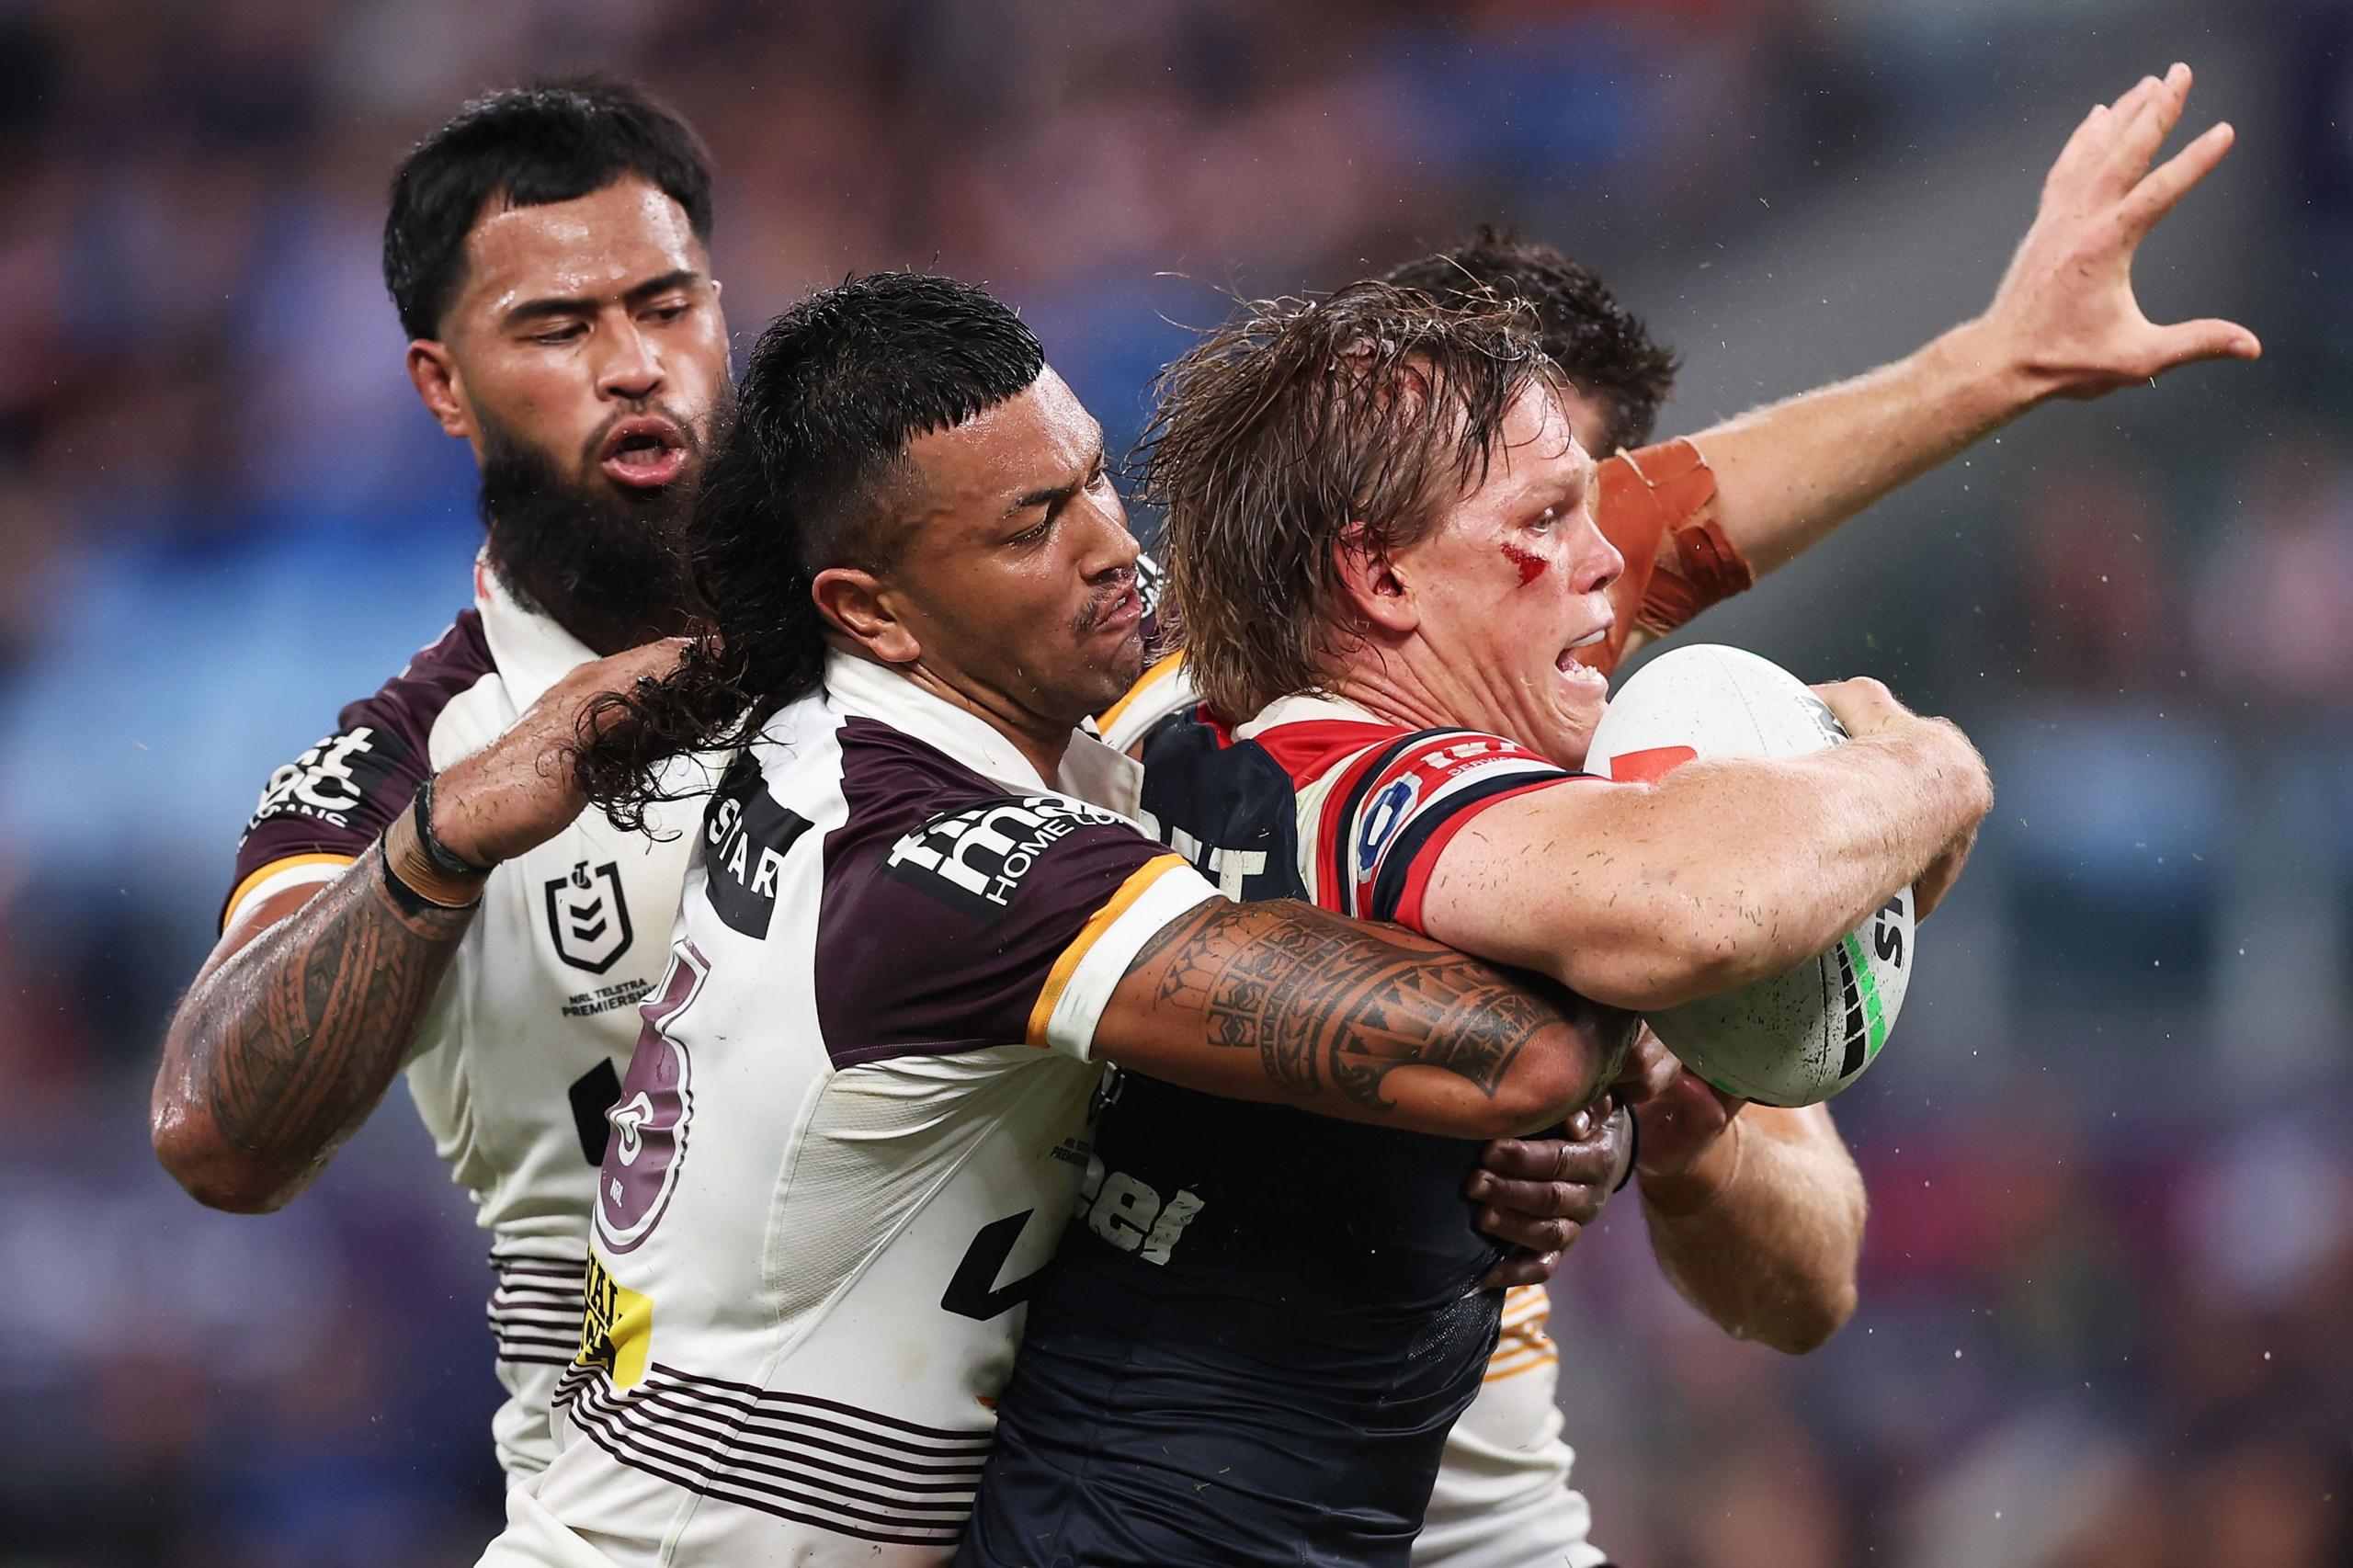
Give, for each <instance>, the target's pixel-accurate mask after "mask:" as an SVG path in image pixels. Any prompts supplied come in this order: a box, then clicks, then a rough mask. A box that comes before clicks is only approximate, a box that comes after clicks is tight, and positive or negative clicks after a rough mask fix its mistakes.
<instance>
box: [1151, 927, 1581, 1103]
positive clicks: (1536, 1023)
mask: <svg viewBox="0 0 2353 1568" xmlns="http://www.w3.org/2000/svg"><path fill="white" fill-rule="evenodd" d="M1154 965H1158V966H1160V967H1159V972H1158V976H1157V986H1156V1000H1157V1001H1158V1002H1159V1003H1161V1004H1163V1005H1166V1006H1176V1007H1179V1008H1182V1009H1185V1010H1187V1011H1190V1012H1198V1013H1199V1015H1200V1016H1201V1017H1203V1018H1204V1019H1205V1020H1206V1022H1207V1025H1208V1039H1209V1042H1210V1043H1211V1045H1215V1046H1222V1047H1226V1048H1229V1049H1234V1050H1250V1049H1254V1048H1255V1049H1256V1051H1257V1052H1258V1057H1259V1061H1260V1062H1261V1064H1262V1067H1263V1069H1264V1071H1265V1074H1266V1076H1267V1080H1268V1081H1269V1082H1270V1083H1272V1084H1274V1085H1277V1086H1278V1087H1279V1088H1280V1089H1282V1090H1283V1091H1284V1092H1286V1093H1288V1094H1290V1095H1294V1096H1300V1097H1302V1098H1304V1097H1308V1096H1313V1095H1315V1094H1317V1093H1319V1092H1321V1090H1322V1087H1323V1084H1324V1079H1325V1077H1326V1076H1328V1078H1329V1081H1330V1083H1331V1085H1332V1086H1333V1087H1334V1088H1336V1090H1338V1092H1339V1093H1341V1094H1342V1095H1345V1096H1347V1098H1348V1099H1349V1100H1351V1101H1352V1102H1354V1103H1355V1104H1357V1105H1358V1106H1360V1107H1362V1108H1365V1109H1367V1110H1370V1111H1374V1112H1386V1111H1391V1110H1393V1109H1395V1103H1394V1102H1393V1101H1392V1100H1391V1099H1390V1098H1388V1097H1387V1096H1384V1095H1383V1094H1382V1092H1381V1084H1382V1081H1383V1080H1384V1079H1386V1078H1387V1077H1388V1075H1389V1074H1391V1073H1392V1072H1394V1071H1396V1070H1397V1069H1398V1068H1400V1067H1408V1066H1421V1067H1438V1068H1442V1069H1444V1070H1445V1071H1447V1072H1449V1073H1451V1074H1455V1075H1456V1076H1458V1077H1461V1078H1463V1079H1465V1080H1467V1081H1468V1082H1470V1083H1471V1084H1472V1085H1475V1086H1476V1087H1477V1088H1478V1089H1479V1090H1480V1091H1481V1092H1482V1093H1483V1094H1484V1095H1486V1096H1488V1097H1489V1098H1491V1099H1492V1098H1493V1097H1494V1096H1495V1092H1496V1089H1497V1088H1498V1086H1499V1085H1501V1084H1502V1083H1503V1081H1504V1078H1505V1075H1506V1074H1508V1073H1509V1072H1510V1071H1511V1066H1512V1063H1513V1062H1514V1061H1516V1060H1517V1059H1518V1056H1519V1054H1520V1052H1521V1051H1522V1050H1523V1049H1525V1048H1526V1046H1527V1045H1528V1044H1529V1041H1530V1040H1534V1039H1535V1038H1536V1037H1537V1036H1538V1035H1539V1034H1540V1033H1541V1032H1542V1031H1543V1030H1544V1029H1546V1028H1553V1027H1561V1026H1566V1027H1570V1028H1574V1027H1576V1026H1575V1024H1574V1022H1573V1021H1572V1020H1571V1019H1570V1018H1569V1017H1565V1016H1564V1008H1563V1006H1554V1005H1552V1004H1551V1003H1549V1002H1548V1001H1546V1000H1543V999H1540V997H1539V996H1538V995H1536V994H1531V992H1530V991H1529V990H1528V989H1526V988H1524V985H1523V984H1522V983H1515V981H1514V979H1513V977H1510V976H1507V975H1506V974H1505V973H1504V972H1503V971H1500V970H1498V969H1496V968H1495V967H1494V966H1493V965H1491V964H1487V963H1483V962H1481V961H1480V960H1476V959H1472V958H1466V957H1465V956H1463V955H1462V954H1461V953H1458V952H1456V951H1455V950H1453V949H1450V948H1446V947H1441V946H1440V945H1438V943H1436V942H1432V941H1429V940H1427V939H1426V938H1424V937H1416V936H1414V935H1412V934H1411V933H1409V932H1405V931H1403V930H1400V929H1398V928H1396V927H1393V926H1362V925H1358V924H1357V923H1355V922H1353V921H1348V920H1343V919H1341V918H1340V917H1338V916H1336V915H1331V914H1329V913H1326V912H1325V911H1324V910H1320V909H1317V908H1316V907H1314V906H1313V904H1307V903H1296V902H1292V901H1281V902H1278V903H1253V904H1238V903H1228V902H1226V901H1224V900H1222V899H1219V900H1212V901H1211V902H1209V903H1203V904H1202V905H1200V906H1199V908H1198V909H1196V910H1195V911H1193V912H1192V913H1191V914H1190V915H1187V916H1185V917H1183V918H1180V919H1177V920H1176V921H1173V922H1171V923H1170V924H1169V926H1167V928H1166V929H1165V930H1163V931H1161V932H1160V933H1159V934H1158V935H1156V936H1155V937H1154V938H1153V939H1152V941H1151V942H1149V943H1147V944H1146V945H1145V947H1144V949H1143V950H1142V952H1141V953H1139V954H1138V955H1137V957H1136V960H1135V962H1134V964H1133V965H1132V966H1131V972H1141V971H1146V970H1147V969H1149V968H1150V967H1152V966H1154ZM1522 978H1523V980H1527V978H1528V977H1522ZM1529 983H1537V982H1533V981H1529ZM1559 1000H1560V1002H1561V1003H1563V1004H1569V1003H1572V1002H1573V1001H1574V999H1573V998H1571V997H1569V996H1568V995H1567V994H1566V993H1563V994H1561V996H1560V998H1559Z"/></svg>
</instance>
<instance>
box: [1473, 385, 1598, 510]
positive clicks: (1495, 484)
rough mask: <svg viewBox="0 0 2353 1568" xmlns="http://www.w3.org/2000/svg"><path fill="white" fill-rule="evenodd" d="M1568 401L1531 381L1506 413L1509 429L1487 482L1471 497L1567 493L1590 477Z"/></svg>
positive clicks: (1501, 436) (1491, 459) (1491, 460)
mask: <svg viewBox="0 0 2353 1568" xmlns="http://www.w3.org/2000/svg"><path fill="white" fill-rule="evenodd" d="M1562 401H1563V400H1562V399H1561V397H1560V396H1559V394H1558V393H1557V392H1555V391H1554V390H1553V389H1552V388H1549V387H1546V386H1544V385H1543V384H1542V383H1540V382H1538V381H1530V382H1529V384H1528V385H1526V386H1524V387H1522V388H1520V390H1519V395H1518V396H1517V397H1515V398H1513V399H1512V403H1511V407H1510V408H1508V409H1507V410H1506V411H1505V413H1504V422H1503V428H1502V430H1501V431H1500V432H1499V433H1498V434H1497V436H1496V439H1495V447H1494V449H1493V450H1492V451H1491V452H1490V454H1489V456H1488V460H1487V476H1486V479H1485V481H1484V483H1481V484H1480V485H1479V486H1478V487H1477V488H1476V489H1475V490H1473V491H1472V493H1471V494H1470V496H1469V497H1468V499H1469V500H1470V501H1472V502H1473V503H1476V504H1480V505H1482V506H1483V505H1484V504H1485V503H1488V502H1491V501H1493V502H1503V501H1518V500H1521V499H1524V498H1529V497H1534V496H1537V495H1540V494H1547V493H1554V492H1565V491H1566V490H1567V489H1568V488H1569V487H1571V486H1573V485H1574V484H1575V483H1577V482H1578V481H1579V480H1581V479H1582V478H1583V477H1584V474H1585V470H1586V462H1587V459H1586V454H1585V449H1584V448H1583V446H1581V445H1580V444H1579V443H1578V440H1577V437H1576V432H1575V429H1574V426H1572V425H1571V423H1570V419H1569V415H1568V413H1567V411H1566V410H1565V409H1564V408H1563V406H1562Z"/></svg>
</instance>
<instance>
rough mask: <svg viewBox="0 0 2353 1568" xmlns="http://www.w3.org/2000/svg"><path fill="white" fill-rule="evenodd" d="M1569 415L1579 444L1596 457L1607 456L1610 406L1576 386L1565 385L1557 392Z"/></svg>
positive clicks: (1570, 426) (1570, 423)
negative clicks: (1605, 448) (1606, 446)
mask: <svg viewBox="0 0 2353 1568" xmlns="http://www.w3.org/2000/svg"><path fill="white" fill-rule="evenodd" d="M1554 395H1556V396H1557V397H1559V398H1560V400H1561V406H1562V408H1563V410H1565V411H1566V413H1567V414H1568V416H1569V428H1570V429H1572V430H1574V431H1575V432H1576V437H1577V445H1579V446H1581V447H1583V448H1584V449H1586V451H1588V452H1591V453H1592V454H1593V455H1594V456H1595V457H1597V458H1599V457H1606V456H1608V453H1607V452H1606V451H1605V450H1604V446H1605V444H1606V443H1607V442H1608V438H1609V406H1608V404H1607V403H1604V402H1603V401H1602V400H1601V399H1600V398H1598V397H1597V396H1594V395H1593V394H1592V393H1590V392H1585V391H1584V390H1582V389H1581V388H1578V387H1574V386H1564V387H1563V388H1561V390H1560V391H1559V392H1557V393H1555V394H1554Z"/></svg>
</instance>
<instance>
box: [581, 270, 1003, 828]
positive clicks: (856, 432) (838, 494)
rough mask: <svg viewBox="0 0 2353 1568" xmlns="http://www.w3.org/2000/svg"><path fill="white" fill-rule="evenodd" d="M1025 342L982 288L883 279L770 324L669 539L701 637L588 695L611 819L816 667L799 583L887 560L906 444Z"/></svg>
mask: <svg viewBox="0 0 2353 1568" xmlns="http://www.w3.org/2000/svg"><path fill="white" fill-rule="evenodd" d="M1045 367H1046V356H1045V351H1044V350H1043V349H1042V348H1040V347H1039V344H1038V339H1037V336H1036V335H1034V334H1033V333H1031V332H1030V330H1029V328H1028V327H1027V326H1024V325H1023V324H1022V323H1021V320H1020V318H1019V317H1018V316H1016V315H1015V314H1014V313H1013V312H1012V311H1010V310H1008V309H1007V308H1006V306H1004V305H1003V304H1001V303H999V302H998V301H996V300H995V299H992V298H991V297H990V296H989V295H988V294H986V293H984V292H983V291H982V290H978V289H975V288H973V287H972V285H970V284H967V283H960V282H958V281H956V280H955V279H954V278H932V277H926V276H923V275H921V274H917V273H905V272H884V273H877V274H874V275H873V276H871V277H868V278H858V279H854V280H853V281H850V282H847V283H844V284H842V285H840V286H839V287H837V288H833V289H827V290H822V291H820V292H818V293H815V294H812V295H811V296H809V298H807V299H805V300H803V301H801V303H799V304H797V305H795V306H794V307H793V308H792V309H790V310H789V311H787V312H785V313H784V314H782V315H780V316H779V317H777V319H776V320H775V321H773V322H771V323H770V324H768V327H767V331H765V332H763V333H762V334H761V335H760V339H759V342H758V344H757V345H756V347H754V348H753V350H752V355H751V358H750V360H749V362H748V363H747V364H746V365H745V369H744V377H743V380H742V381H740V382H738V383H737V385H736V389H735V399H734V406H733V412H732V414H731V415H729V417H728V420H727V423H726V426H725V428H724V429H723V430H722V432H721V433H720V435H719V436H718V437H717V438H716V439H715V440H714V442H713V443H712V447H711V455H710V461H709V463H708V464H707V465H706V467H705V469H704V473H703V481H702V487H701V489H700V491H699V494H697V496H696V498H695V505H694V509H693V511H692V512H691V513H690V514H689V515H688V518H687V524H686V528H685V530H684V533H685V538H684V544H685V549H686V552H687V561H688V579H689V585H690V588H691V591H692V595H693V599H694V605H695V609H696V613H697V614H698V615H699V617H700V618H701V623H702V630H701V631H700V632H699V635H698V636H696V638H695V639H694V640H693V641H692V642H690V643H689V644H688V649H687V653H686V656H685V658H684V659H683V660H682V661H681V662H680V664H679V665H678V667H677V669H676V671H675V672H674V673H673V674H671V675H670V676H667V677H665V678H664V679H662V680H659V681H655V680H644V681H641V682H639V683H638V687H637V688H636V689H635V690H634V691H631V692H625V693H619V694H616V695H613V696H610V697H606V698H603V699H598V701H597V702H596V703H594V704H591V705H590V709H589V711H588V713H587V715H586V717H585V720H584V732H585V733H588V734H590V735H592V736H593V738H590V739H587V740H586V742H585V744H584V745H583V746H582V748H581V749H580V752H579V754H578V756H577V757H576V760H575V766H574V774H575V777H576V778H578V780H579V783H580V786H581V788H582V789H583V790H585V791H586V792H587V794H588V797H589V799H591V800H592V801H597V803H599V804H601V805H603V806H604V807H605V808H606V809H607V811H608V812H609V813H610V814H611V816H612V818H613V820H614V821H615V822H617V823H620V824H622V825H624V826H637V825H642V822H643V816H644V808H645V807H646V806H647V805H649V804H651V803H652V802H654V801H659V800H667V799H674V798H676V791H675V790H666V789H665V786H664V784H663V781H662V778H661V773H662V771H663V765H664V764H665V763H666V762H667V761H668V760H669V759H670V758H672V757H674V756H682V755H684V754H687V753H688V752H699V751H710V750H717V749H721V748H724V747H729V746H738V745H743V744H747V743H748V742H749V741H750V740H751V739H752V738H753V737H754V736H755V735H756V734H757V733H759V730H760V728H761V726H762V725H763V724H765V723H766V722H767V720H768V718H769V717H770V716H771V715H773V714H774V713H775V712H776V711H777V710H779V708H782V707H783V706H784V705H785V704H786V703H789V702H791V701H793V700H794V699H798V698H800V697H802V696H805V695H806V694H808V693H809V692H811V691H813V690H814V689H816V687H817V686H818V684H819V683H820V682H821V681H822V680H823V679H824V669H825V648H826V639H825V621H824V616H823V614H822V612H821V611H819V609H818V608H817V605H816V601H815V599H814V597H813V595H812V589H813V585H814V584H815V582H816V577H817V574H819V573H820V572H824V571H825V570H827V569H829V568H832V567H835V566H860V567H864V568H866V569H867V570H869V571H876V572H880V571H884V570H887V569H888V568H889V566H890V564H891V561H892V557H893V555H894V554H895V553H896V551H897V549H898V547H899V545H900V543H901V542H902V539H903V535H904V528H903V522H902V518H903V513H904V507H903V506H902V502H903V501H904V496H905V494H906V484H907V483H908V481H909V480H910V479H911V478H912V474H911V472H910V468H909V464H908V461H907V447H908V444H909V443H910V442H912V441H914V440H915V439H916V438H918V437H923V436H926V435H929V434H931V433H933V432H934V431H938V430H948V429H953V428H954V427H956V426H959V425H962V424H964V423H965V422H966V421H968V420H971V419H972V418H975V417H977V416H978V415H982V414H983V413H986V412H987V411H988V410H989V409H992V408H994V407H995V406H996V405H997V404H999V403H1004V402H1006V400H1007V399H1009V398H1012V397H1014V396H1016V395H1017V394H1019V393H1020V392H1024V391H1026V390H1027V389H1028V388H1029V386H1030V385H1031V384H1032V383H1033V382H1035V381H1037V379H1038V377H1039V374H1040V372H1041V371H1042V370H1044V369H1045Z"/></svg>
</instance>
